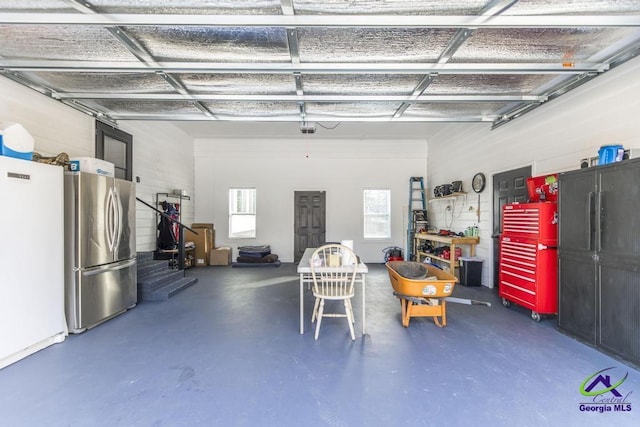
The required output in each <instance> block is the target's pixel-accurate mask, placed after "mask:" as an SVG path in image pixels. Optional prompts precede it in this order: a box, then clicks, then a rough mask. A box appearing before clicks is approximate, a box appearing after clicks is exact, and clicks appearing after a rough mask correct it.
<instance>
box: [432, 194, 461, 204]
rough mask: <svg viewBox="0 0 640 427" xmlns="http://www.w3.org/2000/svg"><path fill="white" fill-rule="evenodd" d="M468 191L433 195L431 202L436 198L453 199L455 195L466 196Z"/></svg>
mask: <svg viewBox="0 0 640 427" xmlns="http://www.w3.org/2000/svg"><path fill="white" fill-rule="evenodd" d="M466 195H467V193H465V192H464V191H463V192H459V193H451V194H449V195H447V196H441V197H432V198H431V199H429V203H431V202H433V201H436V200H442V199H452V198H455V197H462V196H466Z"/></svg>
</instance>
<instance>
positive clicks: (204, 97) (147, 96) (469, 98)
mask: <svg viewBox="0 0 640 427" xmlns="http://www.w3.org/2000/svg"><path fill="white" fill-rule="evenodd" d="M51 96H52V97H53V98H55V99H126V100H153V101H184V100H187V101H228V102H234V101H242V102H252V101H255V102H359V101H364V102H409V103H427V102H544V101H545V100H546V97H544V96H537V95H419V96H414V95H301V96H299V95H235V94H234V95H225V94H192V93H185V94H182V95H180V94H162V93H118V92H115V93H113V92H110V93H104V92H64V93H60V92H56V93H53V94H52V95H51Z"/></svg>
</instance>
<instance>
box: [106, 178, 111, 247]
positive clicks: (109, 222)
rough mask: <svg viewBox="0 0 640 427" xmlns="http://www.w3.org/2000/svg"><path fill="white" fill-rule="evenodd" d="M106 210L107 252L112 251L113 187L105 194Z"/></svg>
mask: <svg viewBox="0 0 640 427" xmlns="http://www.w3.org/2000/svg"><path fill="white" fill-rule="evenodd" d="M105 210H106V217H107V221H106V226H105V233H106V234H107V245H108V246H109V252H111V253H113V189H111V188H110V189H109V193H108V194H107V205H106V206H105Z"/></svg>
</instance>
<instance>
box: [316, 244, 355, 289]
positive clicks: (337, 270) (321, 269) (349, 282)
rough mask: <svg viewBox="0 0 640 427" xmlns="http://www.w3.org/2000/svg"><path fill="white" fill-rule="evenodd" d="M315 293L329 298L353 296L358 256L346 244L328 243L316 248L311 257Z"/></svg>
mask: <svg viewBox="0 0 640 427" xmlns="http://www.w3.org/2000/svg"><path fill="white" fill-rule="evenodd" d="M309 264H310V265H311V275H312V278H313V293H314V295H316V296H322V297H327V298H332V297H333V298H340V297H351V296H353V292H354V289H353V288H354V285H353V284H354V282H355V278H356V269H357V268H358V258H357V257H356V254H355V253H354V252H353V251H352V250H351V249H349V248H348V247H346V246H343V245H340V244H334V243H332V244H328V245H323V246H320V247H319V248H318V249H316V250H315V251H314V252H313V254H312V255H311V258H310V259H309Z"/></svg>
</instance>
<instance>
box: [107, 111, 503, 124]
mask: <svg viewBox="0 0 640 427" xmlns="http://www.w3.org/2000/svg"><path fill="white" fill-rule="evenodd" d="M109 116H110V117H111V118H113V119H115V120H163V121H164V120H169V121H208V120H216V119H212V118H208V117H205V116H203V115H198V114H179V113H175V112H172V113H149V114H139V113H132V114H127V113H113V114H109ZM496 119H498V117H497V116H495V115H490V116H466V117H465V116H460V117H401V118H399V119H394V118H392V117H391V116H384V117H353V116H326V115H317V116H316V115H310V114H307V116H306V119H305V120H306V121H308V122H390V123H391V122H410V123H423V122H424V123H426V122H441V123H478V122H483V123H492V122H493V121H494V120H496ZM217 120H220V121H230V122H236V121H237V122H247V121H248V122H300V116H299V115H297V114H295V115H288V116H274V117H269V116H219V117H218V118H217Z"/></svg>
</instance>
